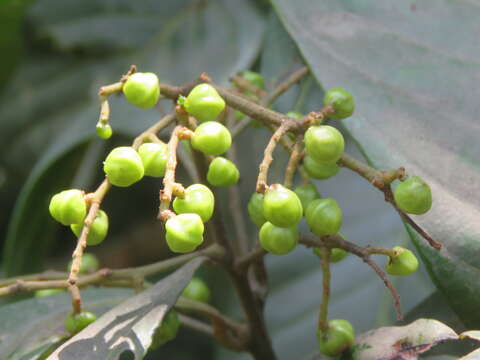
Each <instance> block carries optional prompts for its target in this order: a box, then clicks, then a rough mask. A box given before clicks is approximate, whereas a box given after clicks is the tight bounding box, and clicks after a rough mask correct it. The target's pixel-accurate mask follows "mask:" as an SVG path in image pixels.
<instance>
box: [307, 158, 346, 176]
mask: <svg viewBox="0 0 480 360" xmlns="http://www.w3.org/2000/svg"><path fill="white" fill-rule="evenodd" d="M303 168H304V169H305V171H306V172H307V174H308V175H310V176H311V177H312V178H314V179H320V180H324V179H328V178H331V177H332V176H335V175H337V174H338V172H339V171H340V166H338V165H337V164H336V163H322V162H318V161H315V160H314V159H313V158H312V157H311V156H310V155H307V156H305V157H304V158H303Z"/></svg>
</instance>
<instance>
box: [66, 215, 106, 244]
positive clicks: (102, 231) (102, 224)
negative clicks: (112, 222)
mask: <svg viewBox="0 0 480 360" xmlns="http://www.w3.org/2000/svg"><path fill="white" fill-rule="evenodd" d="M70 229H72V231H73V233H74V234H75V235H76V236H77V237H79V236H80V234H81V233H82V229H83V224H72V225H70ZM107 233H108V216H107V214H106V213H105V211H103V210H99V211H98V214H97V217H96V218H95V220H94V221H93V223H92V225H91V226H90V231H89V232H88V236H87V244H88V245H89V246H92V245H98V244H100V243H101V242H102V241H103V240H104V239H105V237H106V236H107Z"/></svg>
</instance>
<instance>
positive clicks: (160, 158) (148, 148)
mask: <svg viewBox="0 0 480 360" xmlns="http://www.w3.org/2000/svg"><path fill="white" fill-rule="evenodd" d="M138 154H139V155H140V157H141V158H142V163H143V168H144V170H145V175H146V176H153V177H162V176H164V175H165V170H166V168H167V155H168V151H167V145H166V144H164V143H145V144H142V145H140V147H139V148H138Z"/></svg>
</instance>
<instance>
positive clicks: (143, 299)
mask: <svg viewBox="0 0 480 360" xmlns="http://www.w3.org/2000/svg"><path fill="white" fill-rule="evenodd" d="M205 260H206V258H205V257H199V258H196V259H194V260H192V261H190V262H189V263H187V264H186V265H184V266H183V267H181V268H180V269H178V270H177V271H175V272H174V273H173V274H171V275H169V276H168V277H166V278H164V279H162V280H160V281H159V282H158V283H157V284H155V285H154V286H153V287H151V288H150V289H148V290H146V291H144V292H142V293H140V294H139V295H136V296H134V297H132V298H130V299H128V300H127V301H125V302H123V303H122V304H120V305H118V306H116V307H115V308H113V309H112V310H110V311H108V312H107V313H106V314H105V315H103V316H102V317H101V318H99V319H98V320H96V321H95V322H94V323H93V324H91V325H90V326H88V327H87V328H85V329H84V330H82V331H81V332H79V333H78V334H77V335H75V336H74V337H72V338H71V339H70V340H68V341H67V342H66V343H64V344H63V345H62V346H60V347H59V348H58V349H56V350H55V351H54V352H53V353H52V354H51V355H50V356H49V357H48V358H47V360H60V359H69V360H80V359H82V360H83V359H85V360H86V359H94V358H96V359H118V358H119V356H120V355H121V354H123V353H125V352H131V353H133V354H134V359H142V358H143V356H144V355H145V353H146V352H147V350H148V348H149V347H150V344H151V342H152V336H153V334H154V332H155V330H156V328H157V327H158V326H160V324H161V323H162V319H163V317H164V315H165V314H166V313H167V312H168V310H169V309H170V308H171V307H172V306H173V305H174V304H175V302H176V301H177V298H178V297H179V296H180V294H181V292H182V290H183V288H185V287H186V286H187V284H188V282H189V281H190V279H191V278H192V277H193V275H194V273H195V270H197V269H198V267H199V266H200V265H201V264H202V263H203V262H204V261H205Z"/></svg>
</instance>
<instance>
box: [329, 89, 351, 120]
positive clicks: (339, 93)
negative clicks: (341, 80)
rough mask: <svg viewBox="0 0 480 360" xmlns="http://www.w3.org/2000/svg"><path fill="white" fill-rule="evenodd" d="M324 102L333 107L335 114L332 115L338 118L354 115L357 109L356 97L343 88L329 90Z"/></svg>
mask: <svg viewBox="0 0 480 360" xmlns="http://www.w3.org/2000/svg"><path fill="white" fill-rule="evenodd" d="M323 104H324V105H325V106H327V105H330V106H331V107H332V108H333V114H331V115H330V116H331V117H332V118H334V119H338V120H341V119H345V118H347V117H349V116H352V114H353V112H354V111H355V99H354V98H353V96H352V94H350V93H349V92H348V91H347V90H345V89H341V88H336V89H330V90H328V91H327V92H326V93H325V97H324V98H323Z"/></svg>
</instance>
